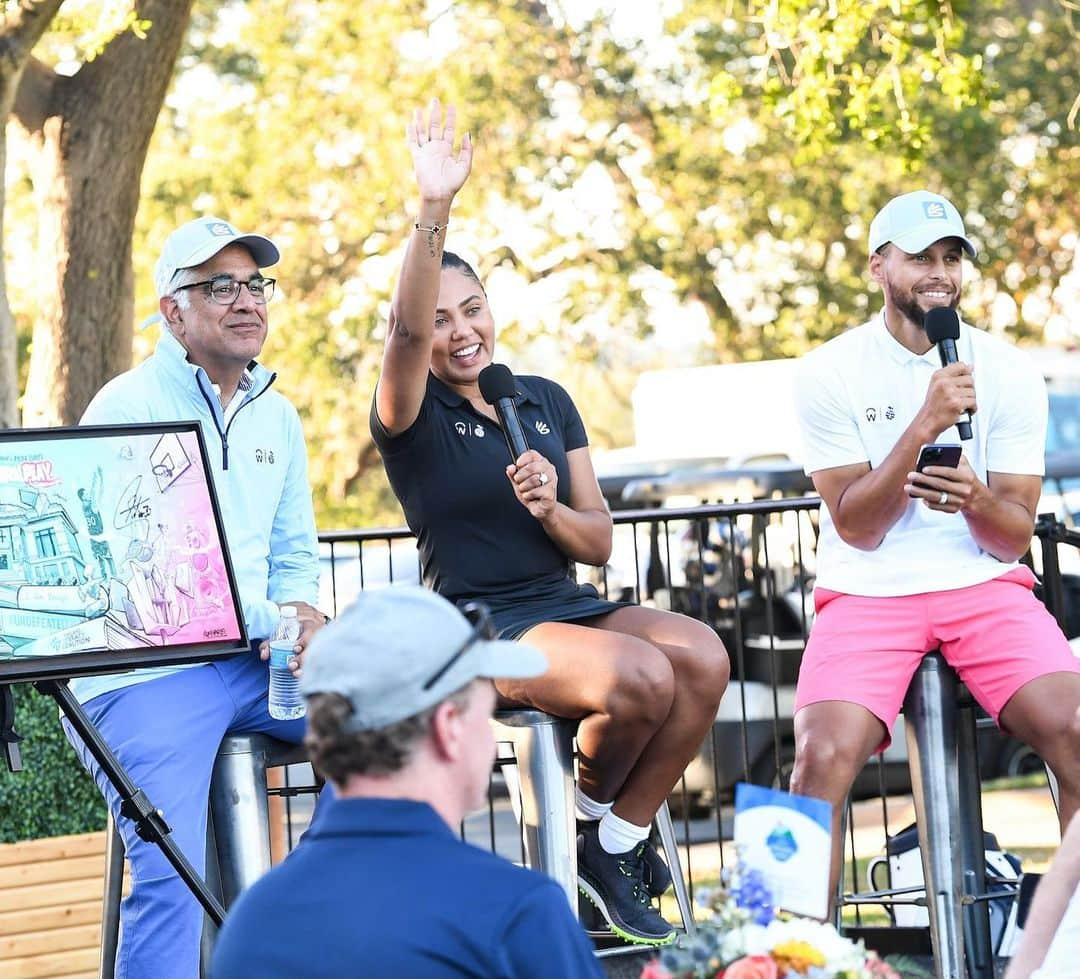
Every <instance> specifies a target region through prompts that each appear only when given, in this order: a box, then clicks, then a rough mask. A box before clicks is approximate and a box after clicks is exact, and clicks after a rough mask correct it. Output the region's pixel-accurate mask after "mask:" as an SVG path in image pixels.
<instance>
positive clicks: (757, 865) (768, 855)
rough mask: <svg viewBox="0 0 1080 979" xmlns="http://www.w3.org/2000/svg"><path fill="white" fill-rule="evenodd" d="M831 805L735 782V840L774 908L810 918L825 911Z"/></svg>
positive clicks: (817, 800) (826, 911)
mask: <svg viewBox="0 0 1080 979" xmlns="http://www.w3.org/2000/svg"><path fill="white" fill-rule="evenodd" d="M831 819H832V806H830V805H829V803H827V802H825V801H824V800H823V799H812V798H810V797H809V796H801V795H792V794H791V793H790V792H781V791H780V790H779V789H766V788H762V787H761V786H758V785H748V784H746V783H745V782H740V783H738V784H737V785H736V786H735V845H736V846H737V847H738V849H739V856H740V859H741V861H742V864H743V866H744V867H746V868H747V869H751V870H757V871H759V872H760V873H761V874H762V876H763V877H764V878H765V882H766V884H767V885H768V887H769V889H770V890H771V891H772V894H773V901H774V903H775V905H776V907H778V908H782V909H783V910H785V911H790V912H792V913H793V914H801V915H805V916H807V917H810V918H820V919H824V918H825V917H827V916H828V913H829V861H830V857H831V854H832V834H831V830H830V825H831Z"/></svg>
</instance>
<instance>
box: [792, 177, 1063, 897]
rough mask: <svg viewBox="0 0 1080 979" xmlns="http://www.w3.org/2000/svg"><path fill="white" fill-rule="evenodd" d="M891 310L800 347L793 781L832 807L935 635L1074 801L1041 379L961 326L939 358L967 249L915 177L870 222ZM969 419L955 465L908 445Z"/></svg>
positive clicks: (995, 343) (952, 221) (948, 433)
mask: <svg viewBox="0 0 1080 979" xmlns="http://www.w3.org/2000/svg"><path fill="white" fill-rule="evenodd" d="M869 247H870V276H871V278H872V279H873V280H874V281H875V282H877V283H878V284H879V285H880V286H881V289H882V292H883V294H884V300H885V302H884V308H883V310H882V311H881V313H880V314H879V315H877V316H875V317H874V318H873V319H872V320H870V321H869V322H868V323H864V324H863V325H862V326H859V327H857V328H855V329H852V330H849V331H848V332H847V333H845V334H843V335H842V336H839V337H837V338H835V339H833V340H831V341H829V342H828V343H826V344H824V345H823V346H821V347H819V348H818V349H816V350H814V351H812V352H811V353H809V354H807V355H806V356H805V357H804V358H803V359H802V362H801V363H800V365H799V371H798V377H797V381H796V403H797V406H798V411H799V417H800V425H801V429H802V435H803V441H804V445H805V464H806V471H807V473H808V474H809V475H810V476H811V478H812V479H813V481H814V486H815V487H816V488H817V491H818V492H819V493H820V494H821V498H822V502H823V503H824V506H823V507H822V511H821V533H820V539H819V544H818V576H817V587H816V590H815V593H814V604H815V609H816V618H815V621H814V626H813V629H812V630H811V635H810V639H809V641H808V643H807V647H806V653H805V655H804V657H803V661H802V666H801V669H800V672H799V684H798V691H797V694H796V703H795V711H796V713H795V738H796V759H795V770H794V772H793V774H792V779H791V790H792V791H793V792H797V793H800V794H803V795H811V796H817V797H819V798H824V799H827V800H828V801H829V802H831V803H832V805H833V841H834V845H833V870H832V881H831V883H832V887H831V888H830V894H832V893H834V892H835V885H836V881H837V879H838V877H839V869H840V851H841V848H840V812H841V809H842V806H843V802H844V799H845V797H846V795H847V792H848V789H849V788H850V787H851V783H852V781H853V780H854V778H855V775H856V774H857V773H858V771H859V769H861V768H862V766H863V765H864V764H865V762H866V760H867V759H868V758H869V757H870V755H871V754H873V753H874V752H875V751H881V750H883V749H884V748H885V747H886V746H887V745H888V743H889V739H890V732H891V730H892V726H893V722H894V721H895V720H896V717H897V714H898V713H899V710H900V707H901V704H902V702H903V698H904V694H905V692H906V691H907V687H908V683H909V682H910V680H911V677H912V675H913V674H914V672H915V670H916V668H917V667H918V665H919V662H920V661H921V659H922V657H923V655H924V654H925V653H927V652H929V651H931V650H934V649H940V650H941V652H942V654H943V655H944V656H945V658H946V660H947V661H948V662H949V663H950V664H951V665H952V666H953V667H954V668H955V669H956V670H957V671H958V673H959V675H960V677H961V679H962V680H963V681H964V682H965V683H966V684H967V686H968V688H969V689H970V690H971V692H972V694H973V695H974V696H975V698H976V699H977V700H978V701H979V703H980V704H981V705H982V706H983V707H984V708H985V709H986V710H987V712H988V713H989V714H990V715H991V716H992V717H993V718H994V720H995V721H996V722H997V723H998V724H999V725H1000V726H1001V727H1002V728H1004V729H1006V730H1008V731H1009V732H1011V733H1012V734H1014V735H1015V736H1016V737H1018V738H1021V739H1022V740H1024V741H1025V742H1027V743H1028V744H1030V745H1031V746H1032V747H1033V748H1034V749H1035V750H1036V751H1037V752H1038V753H1039V754H1040V756H1041V757H1042V758H1043V759H1045V760H1046V762H1047V763H1048V764H1049V765H1050V767H1051V768H1052V769H1053V771H1054V773H1055V775H1056V776H1057V778H1058V783H1059V786H1060V789H1061V821H1062V826H1065V825H1067V824H1068V821H1069V818H1070V817H1071V816H1072V814H1073V812H1074V811H1075V810H1076V809H1077V807H1078V805H1080V729H1078V726H1077V720H1076V718H1077V707H1078V706H1080V667H1078V665H1077V660H1076V659H1074V657H1073V656H1072V653H1071V651H1070V649H1069V646H1068V644H1067V643H1066V641H1065V637H1064V636H1063V635H1062V634H1061V631H1060V630H1059V629H1058V627H1057V625H1056V623H1055V622H1054V620H1053V618H1052V617H1051V616H1050V615H1049V614H1047V612H1046V610H1045V609H1044V608H1043V606H1042V605H1041V604H1040V603H1039V601H1038V600H1037V599H1036V598H1035V597H1034V596H1033V595H1032V591H1031V589H1032V586H1033V584H1034V581H1035V579H1034V576H1033V575H1032V573H1031V572H1030V571H1029V570H1028V569H1027V568H1026V567H1025V566H1023V565H1021V564H1018V563H1017V562H1018V558H1020V557H1021V555H1023V554H1024V552H1025V551H1026V550H1027V548H1028V545H1029V543H1030V541H1031V536H1032V532H1033V530H1034V522H1035V508H1036V506H1037V504H1038V500H1039V495H1040V491H1041V485H1042V472H1043V446H1044V444H1045V441H1046V412H1047V402H1046V389H1045V385H1044V384H1043V381H1042V378H1041V377H1040V376H1039V374H1038V372H1037V371H1036V370H1035V369H1034V367H1033V366H1032V365H1031V364H1030V363H1029V362H1028V360H1027V358H1026V357H1025V356H1024V355H1023V354H1022V353H1021V352H1020V351H1018V350H1016V349H1015V348H1014V347H1012V346H1011V345H1010V344H1008V343H1006V342H1005V341H1004V340H1002V339H1000V338H998V337H995V336H991V335H990V334H988V333H985V332H983V331H981V330H978V329H975V328H973V327H971V326H969V325H967V324H964V323H961V325H960V336H959V339H958V340H957V341H956V347H957V352H958V360H959V362H958V363H955V364H951V365H949V366H948V367H944V368H943V367H941V366H940V359H939V356H938V351H937V349H936V348H935V346H934V345H933V344H932V343H931V342H930V340H929V339H928V338H927V335H926V330H925V326H924V320H925V317H926V313H927V312H928V311H929V310H930V309H933V308H934V307H948V308H955V307H956V306H957V305H958V303H959V299H960V286H961V281H962V271H963V256H964V253H965V252H966V253H967V254H968V255H969V256H972V257H973V256H974V255H975V246H974V245H972V243H971V242H970V241H969V240H968V237H967V234H966V232H965V230H964V224H963V221H962V220H961V218H960V214H959V212H958V211H957V210H956V208H955V207H954V206H953V205H952V204H951V203H950V202H949V201H947V200H946V199H945V198H944V197H941V196H939V195H937V194H932V193H930V192H928V191H915V192H914V193H910V194H904V195H902V196H900V197H896V198H894V199H893V200H891V201H889V203H888V204H886V205H885V207H883V208H882V209H881V211H879V212H878V214H877V216H876V217H875V218H874V220H873V222H872V223H871V225H870V241H869ZM969 411H970V412H971V417H972V424H971V427H972V435H973V437H972V438H971V439H970V440H969V441H964V442H963V456H962V458H961V460H960V463H959V465H958V466H957V467H955V468H951V467H943V466H929V467H927V468H925V469H924V470H923V472H922V473H917V472H915V467H916V459H917V458H918V456H919V450H920V448H921V447H922V446H923V445H925V444H929V443H934V442H952V443H959V442H960V441H961V439H960V437H959V433H958V431H957V427H956V423H957V421H958V420H960V418H961V415H962V414H963V413H965V412H969Z"/></svg>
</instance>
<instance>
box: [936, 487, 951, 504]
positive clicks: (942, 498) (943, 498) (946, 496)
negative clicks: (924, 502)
mask: <svg viewBox="0 0 1080 979" xmlns="http://www.w3.org/2000/svg"><path fill="white" fill-rule="evenodd" d="M948 502H949V494H948V491H947V490H942V491H941V496H939V497H938V506H945V504H946V503H948Z"/></svg>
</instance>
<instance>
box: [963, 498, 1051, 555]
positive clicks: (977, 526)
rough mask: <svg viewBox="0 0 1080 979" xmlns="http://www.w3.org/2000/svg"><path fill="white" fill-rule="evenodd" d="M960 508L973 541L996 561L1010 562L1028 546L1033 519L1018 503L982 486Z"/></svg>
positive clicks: (1033, 530)
mask: <svg viewBox="0 0 1080 979" xmlns="http://www.w3.org/2000/svg"><path fill="white" fill-rule="evenodd" d="M960 512H961V513H962V514H963V516H964V519H965V520H966V521H967V525H968V529H969V530H970V531H971V536H972V537H974V538H975V543H976V544H978V545H979V547H980V548H982V549H983V550H984V551H986V552H987V553H988V554H992V555H993V556H994V557H996V558H997V559H998V560H999V561H1004V562H1006V563H1011V562H1013V561H1015V560H1017V559H1018V558H1019V557H1021V556H1022V555H1023V554H1024V553H1026V551H1027V549H1028V548H1029V547H1030V546H1031V535H1032V534H1033V533H1034V532H1035V522H1034V521H1033V520H1032V518H1031V514H1030V513H1029V512H1028V510H1027V509H1026V508H1025V507H1024V506H1023V505H1022V504H1020V503H1016V502H1013V501H1011V500H1000V499H998V498H997V497H995V496H994V494H993V493H992V492H991V491H990V490H989V489H988V488H986V487H984V488H983V492H980V493H979V494H978V495H977V496H976V498H975V500H973V501H972V502H971V503H970V504H969V505H968V506H966V507H964V509H962V510H961V511H960Z"/></svg>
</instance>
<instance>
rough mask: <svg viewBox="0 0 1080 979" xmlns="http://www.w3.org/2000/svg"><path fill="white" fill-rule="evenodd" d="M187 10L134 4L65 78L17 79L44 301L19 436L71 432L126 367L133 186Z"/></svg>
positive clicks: (150, 0) (32, 66) (186, 0)
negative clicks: (25, 431) (24, 431)
mask: <svg viewBox="0 0 1080 979" xmlns="http://www.w3.org/2000/svg"><path fill="white" fill-rule="evenodd" d="M191 4H192V0H138V2H137V3H136V4H135V5H134V10H133V12H132V15H131V16H130V17H129V18H128V20H127V23H125V25H124V27H125V29H122V30H120V31H118V32H117V33H116V34H115V35H114V36H113V37H112V38H111V39H110V40H108V41H107V42H106V43H104V44H103V45H102V47H101V50H100V52H97V53H96V54H95V56H94V57H92V58H91V59H90V60H87V61H85V62H84V63H83V64H82V65H81V66H80V67H79V68H78V70H77V71H76V72H75V73H74V74H72V75H70V76H68V75H63V74H60V73H59V72H57V71H56V70H55V69H54V68H49V67H47V66H46V65H45V64H44V63H42V62H40V61H37V60H31V61H30V63H29V64H28V67H27V70H26V71H25V72H24V74H23V78H22V81H21V83H20V86H19V91H18V97H17V98H16V100H15V106H14V110H15V118H16V119H17V121H18V123H19V124H20V125H21V126H22V127H23V129H24V130H25V132H26V134H27V135H28V137H29V139H30V141H31V143H32V145H33V146H34V147H35V149H36V160H35V161H34V165H33V167H32V171H31V172H32V178H31V179H32V181H33V187H34V200H35V204H36V210H37V214H38V242H37V254H38V267H39V269H40V270H41V290H42V308H41V321H40V323H39V325H38V326H37V327H36V328H35V330H34V338H33V349H32V354H31V359H30V374H29V380H28V383H27V391H26V396H25V399H24V406H23V419H24V423H25V424H27V425H58V424H73V423H74V422H76V421H77V420H78V418H79V416H80V415H81V414H82V411H83V409H84V408H85V407H86V405H87V403H88V402H89V400H90V398H91V397H93V395H94V394H95V392H96V391H97V390H98V388H99V387H101V385H102V384H103V383H104V381H106V380H107V379H108V378H110V377H112V376H113V375H115V374H117V373H119V372H120V371H122V370H124V369H126V368H127V367H128V366H130V363H131V334H132V301H133V297H134V288H133V273H132V267H131V237H132V231H133V228H134V225H135V214H136V211H137V209H138V203H139V178H140V175H141V173H142V168H143V162H144V160H145V158H146V151H147V147H148V146H149V143H150V136H151V134H152V133H153V130H154V124H155V122H156V121H157V116H158V112H159V110H160V107H161V103H162V101H163V100H164V98H165V93H166V91H167V89H168V84H169V79H170V77H171V75H172V68H173V64H174V62H175V60H176V56H177V54H178V52H179V50H180V44H181V42H182V40H183V37H184V31H185V29H186V27H187V22H188V19H189V17H190V13H191ZM126 28H132V29H126Z"/></svg>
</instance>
